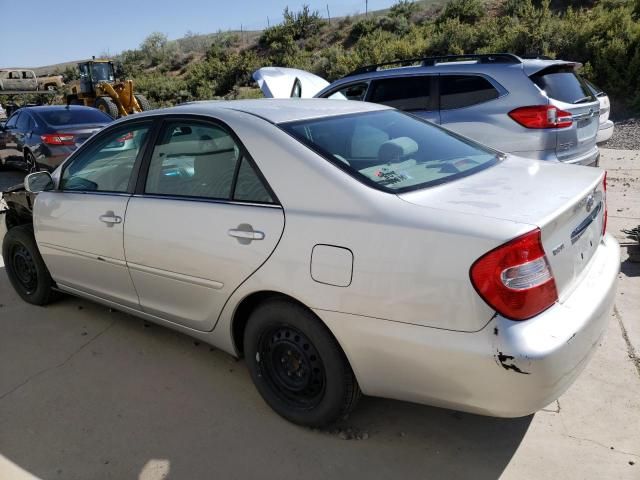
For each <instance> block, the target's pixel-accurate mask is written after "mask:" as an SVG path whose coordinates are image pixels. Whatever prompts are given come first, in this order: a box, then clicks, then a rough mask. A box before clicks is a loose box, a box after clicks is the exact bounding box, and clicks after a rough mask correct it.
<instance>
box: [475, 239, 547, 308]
mask: <svg viewBox="0 0 640 480" xmlns="http://www.w3.org/2000/svg"><path fill="white" fill-rule="evenodd" d="M470 276H471V283H472V284H473V286H474V288H475V289H476V291H477V292H478V294H479V295H480V296H481V297H482V299H483V300H484V301H485V302H487V303H488V304H489V306H490V307H491V308H493V309H495V310H496V312H498V313H499V314H500V315H502V316H504V317H507V318H510V319H511V320H526V319H528V318H531V317H533V316H535V315H537V314H539V313H541V312H543V311H544V310H546V309H547V308H549V307H550V306H551V305H553V304H554V303H555V302H556V301H557V300H558V291H557V290H556V282H555V280H554V278H553V273H552V272H551V268H550V267H549V262H548V261H547V256H546V255H545V253H544V248H543V247H542V239H541V235H540V229H539V228H536V229H535V230H532V231H531V232H529V233H526V234H524V235H522V236H520V237H518V238H515V239H513V240H511V241H509V242H507V243H505V244H504V245H501V246H499V247H497V248H495V249H493V250H491V251H490V252H488V253H486V254H485V255H483V256H482V257H480V258H479V259H478V260H476V261H475V263H474V264H473V265H472V266H471V271H470Z"/></svg>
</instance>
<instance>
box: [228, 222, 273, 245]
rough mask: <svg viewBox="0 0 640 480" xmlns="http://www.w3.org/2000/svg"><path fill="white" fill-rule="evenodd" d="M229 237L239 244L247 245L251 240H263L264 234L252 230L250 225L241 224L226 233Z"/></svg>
mask: <svg viewBox="0 0 640 480" xmlns="http://www.w3.org/2000/svg"><path fill="white" fill-rule="evenodd" d="M227 233H228V234H229V236H230V237H235V238H237V239H238V241H239V242H240V243H243V244H245V243H249V242H251V241H253V240H264V232H259V231H257V230H254V229H253V227H251V225H247V224H246V223H243V224H242V225H238V228H234V229H231V230H229V231H228V232H227Z"/></svg>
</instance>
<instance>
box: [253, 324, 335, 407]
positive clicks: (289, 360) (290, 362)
mask: <svg viewBox="0 0 640 480" xmlns="http://www.w3.org/2000/svg"><path fill="white" fill-rule="evenodd" d="M258 354H259V355H260V365H261V370H262V375H263V376H264V378H265V380H266V381H267V383H268V384H269V386H270V387H271V388H272V389H273V391H274V392H276V393H277V395H278V396H279V397H280V398H281V400H283V401H285V402H287V403H288V404H290V405H291V406H294V407H296V408H303V409H310V408H314V407H315V406H317V405H318V403H320V401H321V400H322V398H323V395H324V389H325V385H326V376H325V367H324V364H323V362H322V359H321V358H320V355H319V353H318V351H317V350H316V348H315V346H314V345H313V343H311V341H310V340H309V339H308V338H307V337H306V336H305V335H304V334H303V333H302V332H300V331H299V330H297V329H296V328H294V327H292V326H288V325H282V326H279V327H276V328H273V329H271V330H269V331H268V332H265V334H264V335H262V337H261V338H260V341H259V346H258Z"/></svg>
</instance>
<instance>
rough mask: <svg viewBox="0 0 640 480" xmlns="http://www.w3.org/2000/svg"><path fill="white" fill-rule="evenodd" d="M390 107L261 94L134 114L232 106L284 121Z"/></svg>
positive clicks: (198, 111)
mask: <svg viewBox="0 0 640 480" xmlns="http://www.w3.org/2000/svg"><path fill="white" fill-rule="evenodd" d="M389 109H390V107H387V106H385V105H378V104H373V103H365V102H356V101H350V100H327V99H319V98H286V99H275V98H261V99H255V100H221V101H215V100H214V101H203V102H190V103H185V104H182V105H178V106H177V107H171V108H165V109H162V110H149V112H148V113H147V112H143V113H142V114H137V115H136V116H147V115H149V116H153V115H167V114H180V113H182V114H192V115H215V114H216V112H220V111H221V110H235V111H239V112H244V113H248V114H251V115H255V116H257V117H260V118H262V119H264V120H266V121H268V122H271V123H286V122H293V121H297V120H309V119H314V118H322V117H328V116H334V115H347V114H351V113H360V112H370V111H378V110H389Z"/></svg>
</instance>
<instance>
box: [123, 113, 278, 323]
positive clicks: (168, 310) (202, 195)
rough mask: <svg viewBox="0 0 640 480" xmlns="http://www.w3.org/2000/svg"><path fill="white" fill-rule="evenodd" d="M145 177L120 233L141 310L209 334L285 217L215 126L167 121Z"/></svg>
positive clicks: (234, 143)
mask: <svg viewBox="0 0 640 480" xmlns="http://www.w3.org/2000/svg"><path fill="white" fill-rule="evenodd" d="M143 170H146V178H142V177H141V180H144V181H143V182H140V183H139V185H138V187H137V190H136V195H135V196H134V197H133V198H132V199H131V201H130V202H129V206H128V208H127V215H126V220H125V235H124V245H125V253H126V258H127V264H128V266H129V270H130V272H131V278H133V282H134V285H135V288H136V291H137V292H138V295H139V297H140V305H141V307H142V309H143V310H144V311H145V312H146V313H149V314H151V315H155V316H157V317H160V318H162V319H165V320H168V321H171V322H175V323H179V324H181V325H185V326H188V327H190V328H193V329H196V330H201V331H209V330H211V329H213V327H214V326H215V323H216V321H217V319H218V316H219V314H220V312H221V311H222V308H223V306H224V304H225V302H226V301H227V299H228V298H229V296H230V295H231V294H232V293H233V291H234V290H235V289H236V288H237V287H238V286H239V285H240V284H241V283H242V282H243V281H244V280H246V279H247V278H248V277H249V276H250V275H251V274H252V273H253V272H255V271H256V270H257V269H258V268H260V266H261V265H262V264H263V263H264V262H265V261H266V260H267V258H268V257H269V255H270V254H271V252H272V251H273V250H274V249H275V247H276V245H277V243H278V241H279V239H280V237H281V235H282V231H283V229H284V214H283V210H282V208H281V207H280V206H279V205H278V202H277V199H276V197H275V195H274V194H273V193H272V192H271V191H270V189H269V187H268V186H267V185H266V183H265V181H264V179H263V178H262V176H261V174H260V173H259V171H258V170H257V168H256V166H255V164H254V162H253V160H252V158H251V157H250V156H249V153H248V152H247V151H246V150H245V149H244V147H243V146H242V144H241V143H240V141H239V139H237V138H236V137H235V136H234V134H233V133H232V132H231V131H230V130H229V129H228V128H227V127H225V126H223V125H222V124H219V123H211V122H205V121H200V120H193V119H175V120H167V121H165V123H164V125H163V127H162V130H161V132H160V134H159V136H158V140H157V141H156V143H155V146H154V148H153V151H152V153H151V155H150V157H149V160H148V162H147V164H146V165H145V166H144V167H143ZM143 175H144V174H143Z"/></svg>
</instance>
